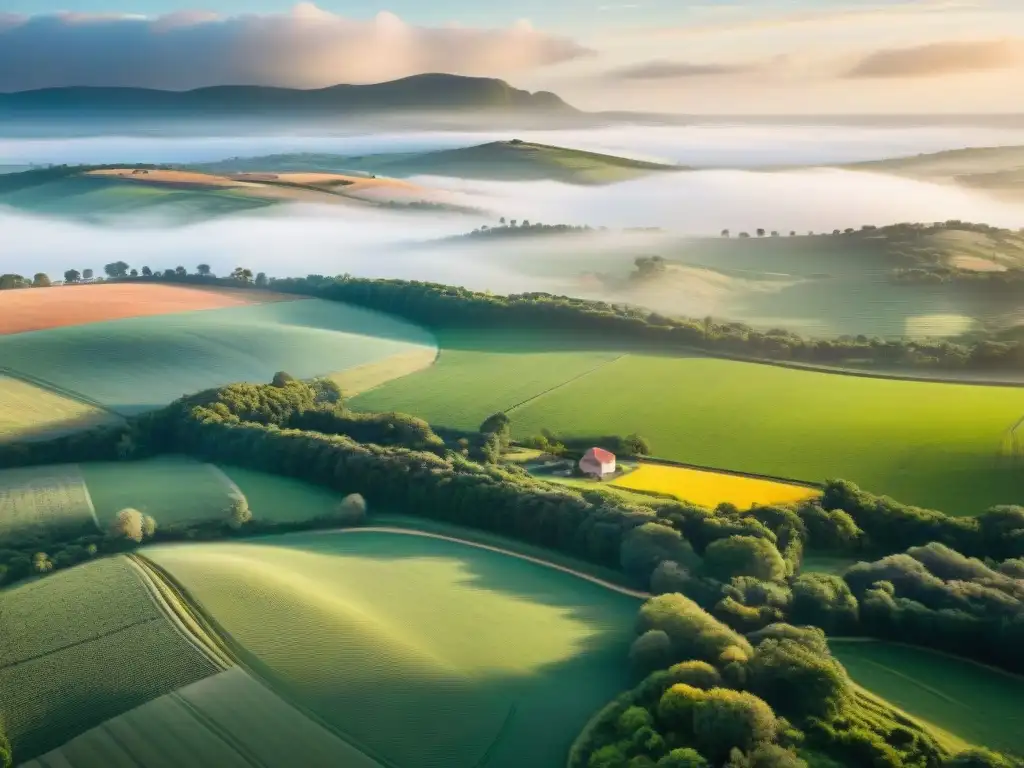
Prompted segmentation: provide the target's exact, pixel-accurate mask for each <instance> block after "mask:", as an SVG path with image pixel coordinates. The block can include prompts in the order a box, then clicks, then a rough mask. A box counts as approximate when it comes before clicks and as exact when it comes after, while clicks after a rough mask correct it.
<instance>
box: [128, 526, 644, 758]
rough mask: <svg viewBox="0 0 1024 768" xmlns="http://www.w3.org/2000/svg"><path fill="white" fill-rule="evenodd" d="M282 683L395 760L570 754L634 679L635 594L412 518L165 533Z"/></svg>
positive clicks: (168, 552) (211, 600)
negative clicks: (629, 654) (191, 540)
mask: <svg viewBox="0 0 1024 768" xmlns="http://www.w3.org/2000/svg"><path fill="white" fill-rule="evenodd" d="M146 556H147V557H148V558H150V559H152V560H153V561H154V562H156V563H157V564H158V565H159V566H161V567H163V568H165V569H166V570H168V571H169V572H170V573H171V575H172V576H173V577H174V578H175V579H176V580H177V581H178V582H180V583H181V584H182V585H183V586H184V588H185V589H186V590H188V592H189V593H190V595H191V596H192V597H193V598H195V599H196V600H197V601H198V603H199V604H200V605H201V607H202V609H203V610H204V612H205V613H206V614H207V615H209V616H211V617H212V618H213V620H215V621H216V623H217V624H218V625H219V628H220V629H221V631H222V633H224V635H225V636H226V637H230V639H231V642H232V644H233V645H234V646H236V652H238V653H239V654H240V655H241V656H242V658H243V659H244V660H245V662H246V664H247V665H248V666H250V667H251V668H253V669H254V670H255V671H256V672H257V673H258V674H259V675H260V676H261V677H262V678H264V679H265V680H267V681H268V682H269V683H270V684H271V685H272V687H273V688H274V689H275V690H276V691H277V692H279V693H280V694H281V695H282V696H283V697H284V698H286V699H290V700H292V701H295V702H297V703H299V704H301V705H302V706H303V707H305V708H308V709H309V710H311V711H313V712H314V713H315V714H316V715H317V716H318V717H319V718H321V719H322V720H323V721H324V722H326V723H327V724H328V725H329V726H331V728H332V729H333V730H335V731H336V732H337V733H339V734H341V735H343V736H344V737H345V738H346V740H348V741H350V742H351V743H352V744H354V745H355V746H357V747H359V748H360V749H361V750H362V751H363V752H365V753H367V754H369V755H371V756H374V757H376V758H377V759H379V760H381V761H386V762H389V763H390V764H398V765H409V764H415V765H418V766H423V767H424V768H431V767H432V766H438V767H439V768H440V766H450V765H474V764H478V763H479V761H481V760H482V759H483V758H484V756H485V755H488V756H489V757H488V761H487V765H488V766H489V767H491V768H506V767H507V768H512V767H513V766H522V765H557V764H560V763H561V762H562V761H563V760H564V759H565V755H566V752H567V750H568V747H569V745H570V743H571V742H572V740H573V739H574V738H575V736H576V734H577V732H578V731H579V729H580V728H581V727H582V725H583V724H584V723H585V722H586V721H587V719H588V718H589V717H590V715H591V714H593V712H594V711H595V710H596V709H598V708H599V707H600V706H602V705H603V704H604V703H605V702H606V701H607V700H608V699H610V698H611V697H612V696H614V695H615V694H616V693H618V692H619V691H620V690H622V689H623V688H624V687H625V686H626V683H627V680H626V669H625V668H624V666H623V664H622V658H623V655H624V654H625V652H626V649H627V648H628V645H629V641H630V627H631V626H632V621H633V617H634V615H635V611H636V608H637V604H638V603H637V601H636V600H634V599H632V598H628V597H625V596H623V595H619V594H616V593H614V592H611V591H610V590H608V589H606V588H604V587H600V586H597V585H595V584H591V583H589V582H586V581H583V580H581V579H578V578H576V577H574V576H571V575H568V574H565V573H561V572H558V571H555V570H552V569H549V568H546V567H544V566H541V565H537V564H534V563H529V562H526V561H523V560H519V559H517V558H512V557H509V556H507V555H502V554H499V553H495V552H490V551H486V550H481V549H478V548H475V547H469V546H466V545H464V544H459V543H456V542H449V541H442V540H437V539H429V538H424V537H419V536H409V535H403V534H400V533H383V532H369V531H366V532H356V533H340V534H337V533H336V534H301V535H291V536H282V537H276V538H274V539H262V540H259V541H253V542H244V543H217V544H209V545H196V546H169V547H155V548H152V549H149V550H147V553H146Z"/></svg>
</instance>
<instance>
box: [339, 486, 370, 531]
mask: <svg viewBox="0 0 1024 768" xmlns="http://www.w3.org/2000/svg"><path fill="white" fill-rule="evenodd" d="M337 518H338V522H339V523H341V524H342V525H361V524H362V523H364V522H366V499H364V498H363V497H362V496H361V495H360V494H358V493H350V494H349V495H348V496H346V497H345V498H344V499H342V500H341V503H340V504H339V505H338V511H337Z"/></svg>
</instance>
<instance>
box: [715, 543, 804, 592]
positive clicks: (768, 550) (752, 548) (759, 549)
mask: <svg viewBox="0 0 1024 768" xmlns="http://www.w3.org/2000/svg"><path fill="white" fill-rule="evenodd" d="M704 570H705V571H706V572H707V574H708V575H709V576H711V577H713V578H716V579H718V580H719V581H729V580H730V579H731V578H732V577H734V576H753V577H754V578H755V579H759V580H760V581H781V580H782V579H784V578H785V577H786V562H785V560H783V559H782V555H781V554H779V550H778V549H776V548H775V545H774V544H772V543H771V542H770V541H768V540H767V539H762V538H757V537H755V536H730V537H728V538H726V539H719V540H718V541H713V542H711V544H709V545H708V548H707V549H706V550H705V551H704Z"/></svg>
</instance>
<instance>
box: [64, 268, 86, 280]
mask: <svg viewBox="0 0 1024 768" xmlns="http://www.w3.org/2000/svg"><path fill="white" fill-rule="evenodd" d="M81 279H82V273H81V272H79V271H78V270H77V269H69V270H67V271H66V272H65V273H64V282H65V283H77V282H78V281H79V280H81Z"/></svg>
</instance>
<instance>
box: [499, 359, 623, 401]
mask: <svg viewBox="0 0 1024 768" xmlns="http://www.w3.org/2000/svg"><path fill="white" fill-rule="evenodd" d="M629 356H630V353H629V352H623V353H622V354H621V355H619V356H618V357H613V358H612V359H610V360H604V361H602V362H600V363H598V364H597V365H595V366H594V367H593V368H590V369H588V370H586V371H583V373H577V374H576V375H575V376H573V377H571V378H568V379H566V380H565V381H563V382H561V383H559V384H555V386H553V387H548V388H547V389H545V390H544V391H543V392H538V393H537V394H535V395H531V396H530V397H528V398H526V399H525V400H523V401H521V402H518V403H516V404H515V405H512V406H509V407H508V408H505V409H504V412H505V413H512V411H514V410H516V409H517V408H522V407H523V406H524V405H527V404H528V403H532V402H533V401H534V400H536V399H538V398H541V397H544V395H549V394H551V393H552V392H554V391H555V390H557V389H561V388H562V387H565V386H568V385H569V384H572V383H573V382H576V381H579V380H580V379H583V378H586V377H587V376H589V375H590V374H592V373H596V372H597V371H599V370H601V369H602V368H605V367H607V366H609V365H611V364H612V363H617V362H619V360H621V359H622V358H624V357H629Z"/></svg>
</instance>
